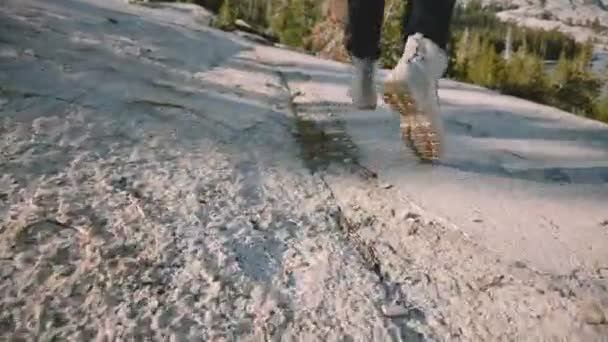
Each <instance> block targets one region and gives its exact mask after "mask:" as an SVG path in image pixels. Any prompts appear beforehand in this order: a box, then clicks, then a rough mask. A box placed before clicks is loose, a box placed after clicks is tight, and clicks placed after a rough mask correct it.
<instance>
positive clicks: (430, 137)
mask: <svg viewBox="0 0 608 342" xmlns="http://www.w3.org/2000/svg"><path fill="white" fill-rule="evenodd" d="M447 65H448V57H447V55H446V53H445V51H443V50H442V49H441V48H440V47H439V46H437V44H435V43H434V42H433V41H431V40H430V39H427V38H424V36H423V35H422V34H420V33H417V34H415V35H412V36H410V37H409V38H408V39H407V42H406V44H405V49H404V52H403V56H402V57H401V59H400V60H399V63H397V66H396V67H395V68H394V69H393V70H392V71H391V73H390V74H389V75H388V77H387V79H386V81H385V83H384V100H385V102H386V103H388V104H389V105H390V106H391V107H392V108H393V109H394V110H396V111H398V112H399V113H401V132H402V136H403V139H404V141H405V142H406V143H407V144H408V145H410V146H411V147H412V148H413V149H414V151H415V153H416V154H417V155H418V156H419V157H420V158H421V159H423V160H426V161H430V160H435V159H438V158H439V157H440V155H441V153H442V147H443V124H442V121H441V117H440V110H439V98H438V95H437V88H438V81H439V78H441V76H443V73H444V72H445V70H446V69H447Z"/></svg>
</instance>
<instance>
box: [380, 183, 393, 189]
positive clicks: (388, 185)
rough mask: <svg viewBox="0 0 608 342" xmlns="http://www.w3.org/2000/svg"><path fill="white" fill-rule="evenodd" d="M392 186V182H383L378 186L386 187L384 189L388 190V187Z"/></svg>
mask: <svg viewBox="0 0 608 342" xmlns="http://www.w3.org/2000/svg"><path fill="white" fill-rule="evenodd" d="M393 186H394V185H392V184H388V183H384V184H382V185H381V186H380V187H381V188H382V189H386V190H388V189H391V188H393Z"/></svg>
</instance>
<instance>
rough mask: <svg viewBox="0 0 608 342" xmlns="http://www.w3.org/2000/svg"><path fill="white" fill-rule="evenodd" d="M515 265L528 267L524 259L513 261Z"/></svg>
mask: <svg viewBox="0 0 608 342" xmlns="http://www.w3.org/2000/svg"><path fill="white" fill-rule="evenodd" d="M513 266H515V267H517V268H526V267H527V266H526V263H524V262H523V261H519V260H518V261H516V262H514V263H513Z"/></svg>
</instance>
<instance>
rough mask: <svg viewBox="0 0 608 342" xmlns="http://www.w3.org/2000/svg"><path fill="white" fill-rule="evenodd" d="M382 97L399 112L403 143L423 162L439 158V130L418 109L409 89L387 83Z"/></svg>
mask: <svg viewBox="0 0 608 342" xmlns="http://www.w3.org/2000/svg"><path fill="white" fill-rule="evenodd" d="M383 98H384V102H386V103H387V104H388V105H389V106H390V107H391V108H392V109H393V110H394V111H396V112H397V113H399V114H400V117H401V123H400V127H401V137H402V139H403V142H404V143H405V145H406V146H408V147H409V148H410V149H411V150H412V151H413V152H414V154H415V155H416V156H417V157H418V158H419V159H420V160H422V161H423V162H433V161H437V160H439V158H440V156H441V147H442V146H441V140H440V138H439V134H441V132H437V131H436V130H435V129H434V127H433V124H432V122H431V119H430V118H429V116H428V115H426V114H425V113H423V112H421V111H420V110H419V109H418V106H417V105H416V103H415V101H414V98H413V96H411V94H410V93H409V91H408V90H407V89H404V88H403V87H401V86H399V85H393V84H391V83H387V84H385V85H384V94H383Z"/></svg>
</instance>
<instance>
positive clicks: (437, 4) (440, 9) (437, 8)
mask: <svg viewBox="0 0 608 342" xmlns="http://www.w3.org/2000/svg"><path fill="white" fill-rule="evenodd" d="M455 2H456V1H455V0H410V1H408V9H407V12H408V15H407V16H406V17H405V18H404V19H405V20H404V22H403V32H404V36H405V38H406V39H407V37H409V36H411V35H414V34H416V33H421V34H422V35H423V36H424V37H425V38H428V39H430V40H431V41H433V42H434V43H435V44H437V46H439V47H440V48H441V49H444V50H445V48H446V44H447V42H448V39H449V36H450V24H451V22H452V13H453V12H454V4H455Z"/></svg>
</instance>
